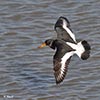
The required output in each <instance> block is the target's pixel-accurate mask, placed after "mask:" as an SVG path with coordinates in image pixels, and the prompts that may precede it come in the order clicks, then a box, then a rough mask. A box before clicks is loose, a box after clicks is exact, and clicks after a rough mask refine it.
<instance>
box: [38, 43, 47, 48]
mask: <svg viewBox="0 0 100 100" xmlns="http://www.w3.org/2000/svg"><path fill="white" fill-rule="evenodd" d="M45 46H46V43H42V44H41V45H40V46H39V47H38V48H43V47H45Z"/></svg>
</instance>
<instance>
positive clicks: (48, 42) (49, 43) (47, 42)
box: [45, 39, 55, 49]
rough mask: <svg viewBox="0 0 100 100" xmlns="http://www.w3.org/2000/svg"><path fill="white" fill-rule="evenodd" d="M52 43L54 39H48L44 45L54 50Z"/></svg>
mask: <svg viewBox="0 0 100 100" xmlns="http://www.w3.org/2000/svg"><path fill="white" fill-rule="evenodd" d="M54 41H55V40H54V39H48V40H46V41H45V44H46V45H47V46H49V47H50V48H52V49H55V46H54Z"/></svg>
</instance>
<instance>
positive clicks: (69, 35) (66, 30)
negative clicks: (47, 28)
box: [54, 17, 76, 43]
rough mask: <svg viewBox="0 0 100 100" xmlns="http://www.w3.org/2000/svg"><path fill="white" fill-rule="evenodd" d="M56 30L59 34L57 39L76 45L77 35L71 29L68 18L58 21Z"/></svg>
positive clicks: (61, 18)
mask: <svg viewBox="0 0 100 100" xmlns="http://www.w3.org/2000/svg"><path fill="white" fill-rule="evenodd" d="M54 29H55V31H56V32H57V38H59V39H62V40H64V41H66V42H72V43H76V39H75V35H74V34H73V32H72V30H71V29H70V23H69V21H68V19H67V18H65V17H60V18H59V19H58V20H57V22H56V24H55V27H54Z"/></svg>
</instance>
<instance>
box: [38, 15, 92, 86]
mask: <svg viewBox="0 0 100 100" xmlns="http://www.w3.org/2000/svg"><path fill="white" fill-rule="evenodd" d="M54 29H55V31H56V32H57V38H56V39H48V40H46V41H45V42H44V43H42V44H41V45H40V46H39V48H42V47H44V46H46V45H47V46H49V47H50V48H52V49H56V53H55V55H54V56H53V65H54V75H55V80H56V84H59V83H61V82H62V81H63V80H64V78H65V76H66V73H67V69H68V65H69V63H70V59H71V57H72V56H73V55H74V54H77V55H78V56H79V58H81V59H82V60H86V59H88V58H89V56H90V49H91V48H90V45H89V43H88V42H87V41H85V40H83V41H80V42H77V41H76V38H75V35H74V34H73V32H72V30H71V28H70V23H69V21H68V19H67V18H65V17H62V16H61V17H59V19H58V20H57V22H56V24H55V26H54Z"/></svg>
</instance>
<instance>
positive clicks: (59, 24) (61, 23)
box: [54, 16, 70, 29]
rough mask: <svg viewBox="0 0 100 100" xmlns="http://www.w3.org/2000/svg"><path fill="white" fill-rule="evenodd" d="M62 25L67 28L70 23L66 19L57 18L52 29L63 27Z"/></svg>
mask: <svg viewBox="0 0 100 100" xmlns="http://www.w3.org/2000/svg"><path fill="white" fill-rule="evenodd" d="M64 24H65V25H66V26H67V27H69V26H70V23H69V21H68V19H67V18H65V17H62V16H61V17H59V19H58V20H57V22H56V24H55V27H54V28H55V29H56V27H63V25H64Z"/></svg>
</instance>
